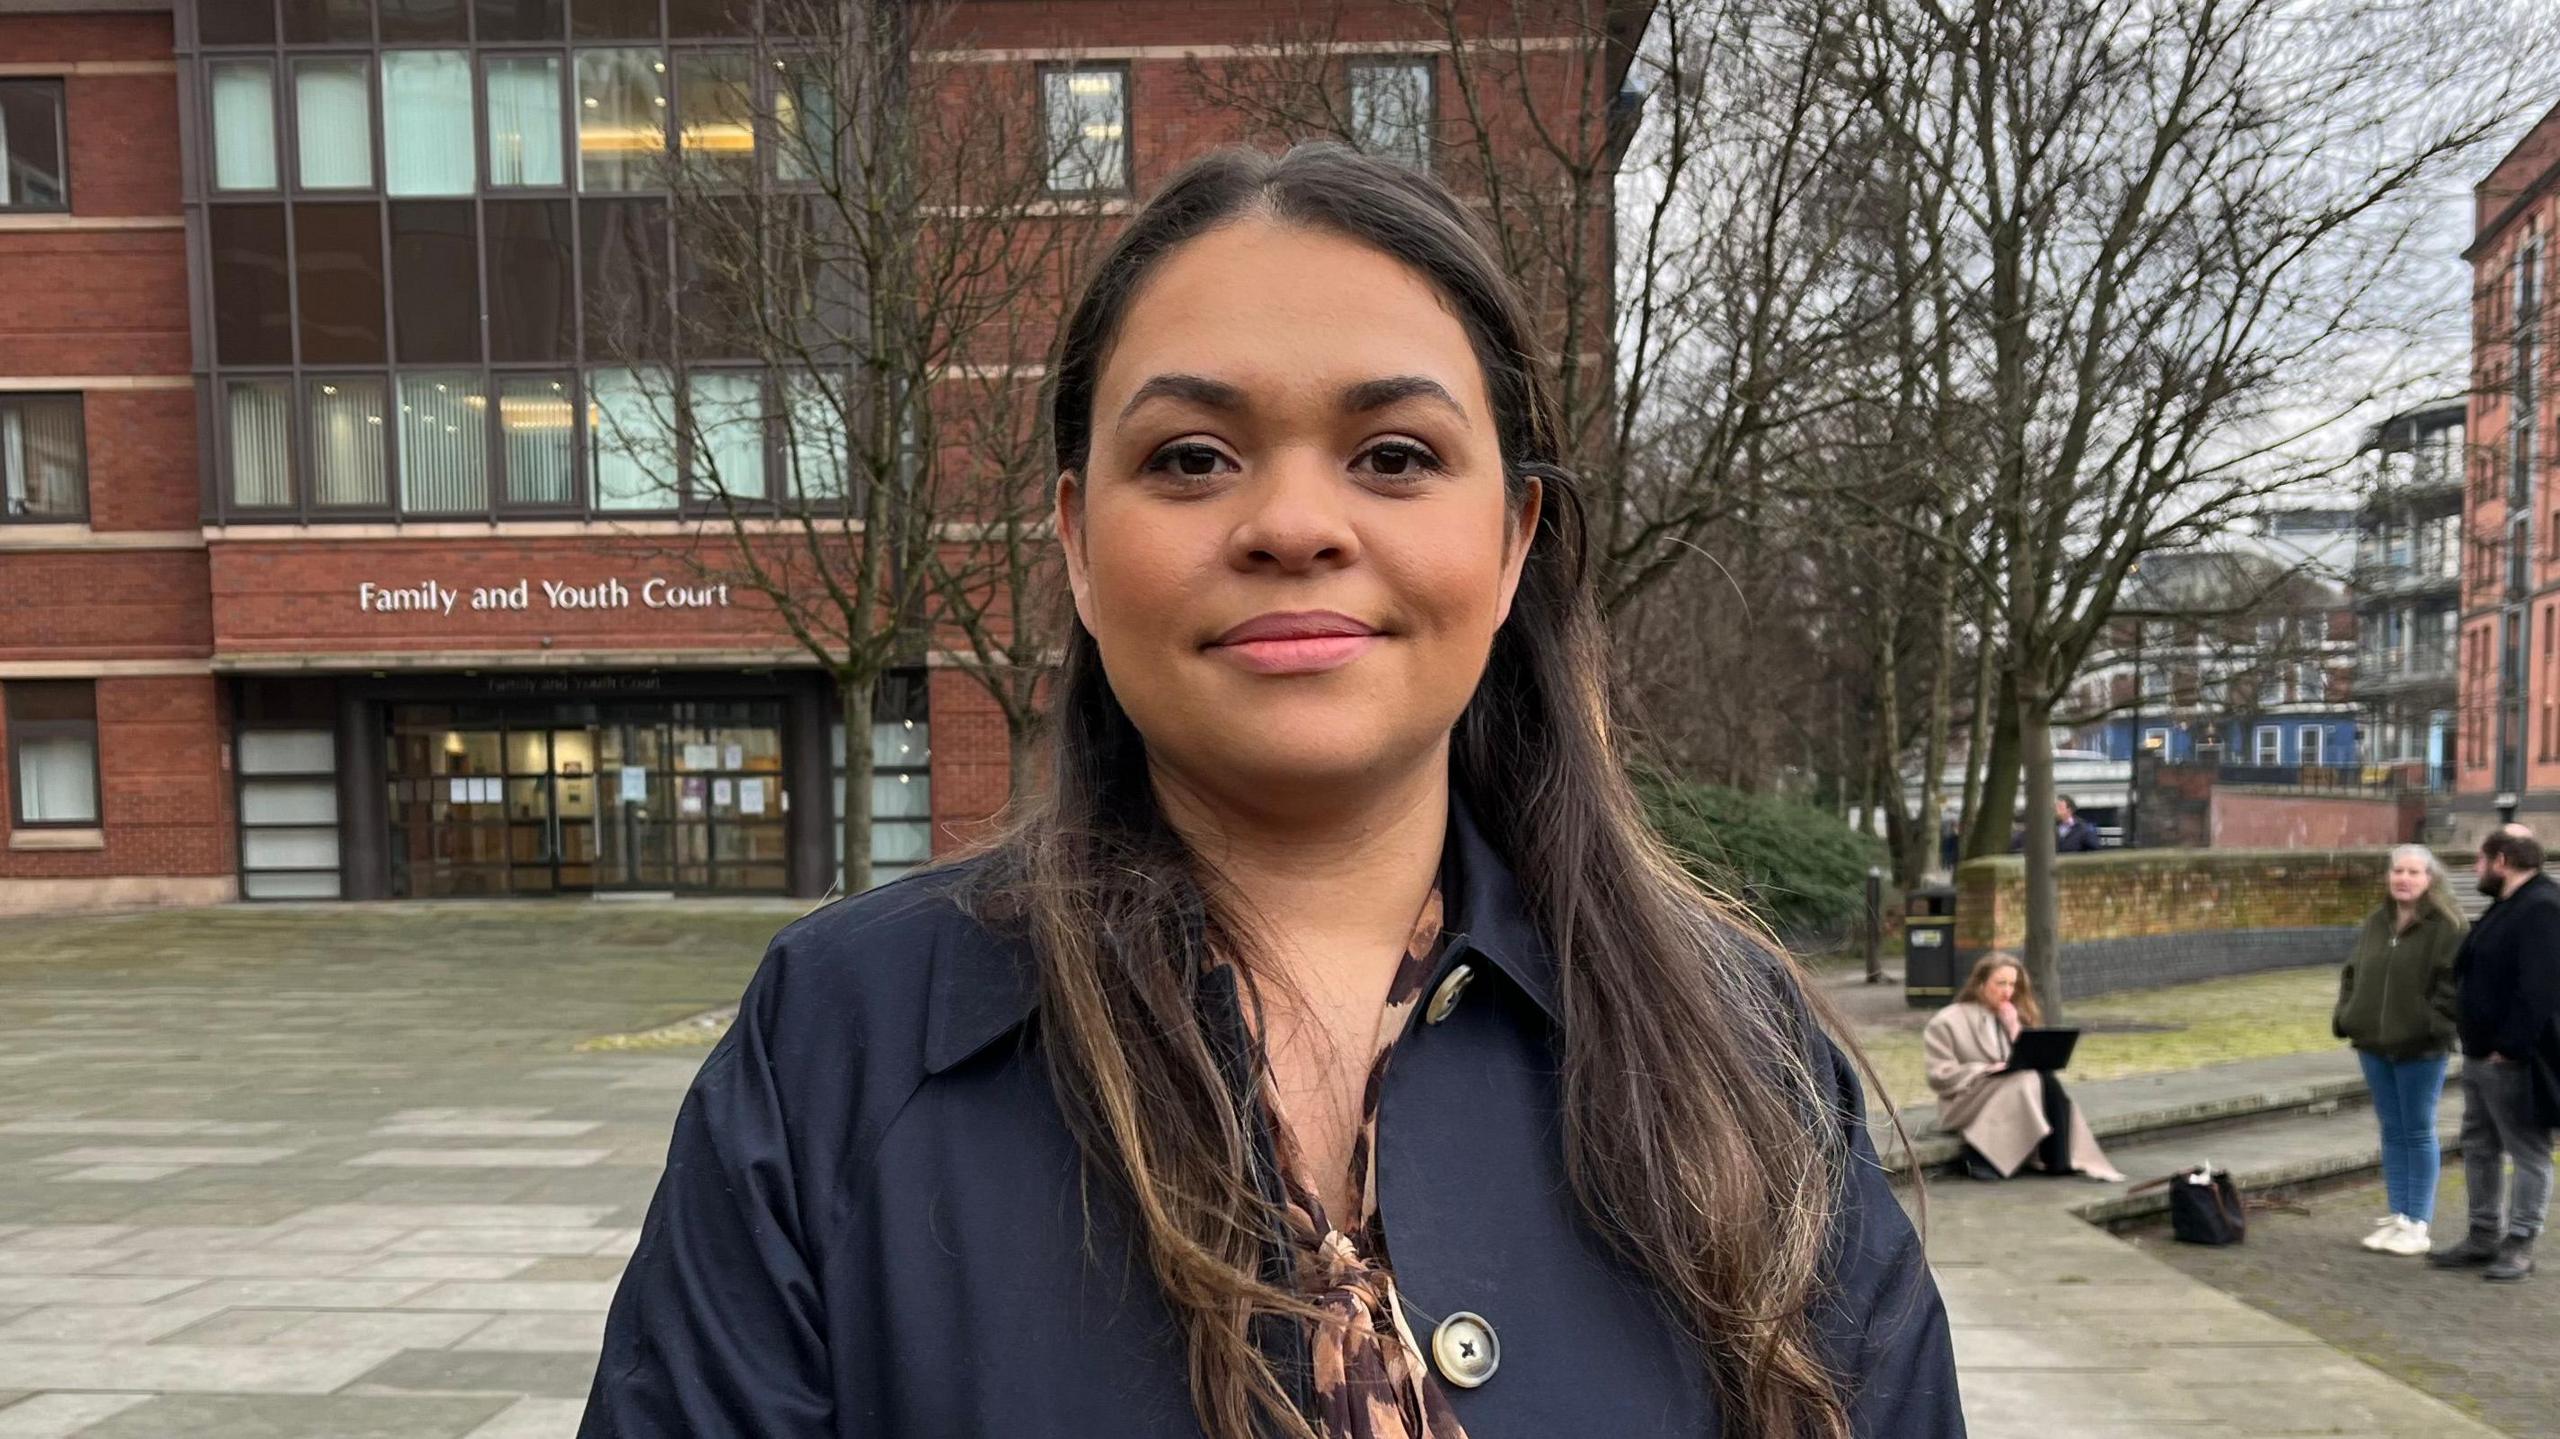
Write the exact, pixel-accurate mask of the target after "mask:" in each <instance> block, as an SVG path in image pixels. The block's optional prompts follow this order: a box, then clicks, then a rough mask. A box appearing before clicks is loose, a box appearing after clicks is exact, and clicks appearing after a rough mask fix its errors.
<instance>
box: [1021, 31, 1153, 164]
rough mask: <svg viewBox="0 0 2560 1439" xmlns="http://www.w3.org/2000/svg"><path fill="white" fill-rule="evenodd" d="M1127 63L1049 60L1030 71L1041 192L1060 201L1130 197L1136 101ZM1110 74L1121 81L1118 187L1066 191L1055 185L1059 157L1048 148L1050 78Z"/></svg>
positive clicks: (1135, 160) (1135, 159) (1134, 160)
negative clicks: (1038, 150) (1053, 76)
mask: <svg viewBox="0 0 2560 1439" xmlns="http://www.w3.org/2000/svg"><path fill="white" fill-rule="evenodd" d="M1130 68H1131V67H1130V65H1129V62H1127V61H1126V60H1101V61H1094V60H1050V61H1044V62H1042V63H1041V64H1039V65H1036V66H1033V67H1032V106H1033V109H1034V111H1035V113H1036V115H1037V119H1038V126H1037V128H1038V132H1039V136H1040V191H1041V193H1042V194H1044V195H1053V196H1058V197H1061V198H1075V199H1092V198H1104V199H1108V198H1116V197H1123V196H1128V195H1133V194H1135V193H1136V191H1137V183H1138V143H1137V142H1138V126H1137V123H1136V119H1135V117H1136V115H1137V113H1138V99H1137V94H1136V91H1135V89H1134V83H1135V82H1134V80H1133V78H1132V76H1131V74H1130ZM1088 73H1089V74H1111V75H1117V76H1119V77H1120V183H1119V184H1117V185H1111V186H1088V187H1084V188H1081V189H1069V188H1065V187H1062V186H1060V185H1058V184H1057V183H1056V179H1057V169H1058V157H1057V155H1056V154H1055V153H1054V152H1052V150H1051V149H1050V144H1049V136H1050V125H1049V77H1050V76H1051V75H1076V74H1088Z"/></svg>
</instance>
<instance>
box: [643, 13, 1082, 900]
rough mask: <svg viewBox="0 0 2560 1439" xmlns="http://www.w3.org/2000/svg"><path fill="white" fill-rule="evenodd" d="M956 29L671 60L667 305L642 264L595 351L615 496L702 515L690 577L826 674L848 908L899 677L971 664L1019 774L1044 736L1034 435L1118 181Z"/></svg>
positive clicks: (649, 236)
mask: <svg viewBox="0 0 2560 1439" xmlns="http://www.w3.org/2000/svg"><path fill="white" fill-rule="evenodd" d="M956 14H957V12H956V11H955V10H953V9H950V8H938V7H935V6H931V5H909V4H888V3H883V4H857V5H845V4H840V3H837V0H764V4H763V7H762V23H761V29H760V31H759V35H758V38H757V39H756V40H755V41H754V43H753V44H752V45H751V46H742V47H741V48H739V49H737V50H734V51H718V52H710V53H695V52H687V53H686V54H684V55H680V56H679V57H678V58H677V60H676V73H675V75H674V76H673V79H674V82H675V83H674V87H673V89H674V95H673V98H674V101H675V107H674V108H675V112H676V116H677V120H676V125H675V134H674V137H673V146H672V150H671V153H669V154H668V155H667V156H666V157H665V158H664V160H663V162H662V163H660V164H658V165H657V166H656V172H657V176H658V183H659V184H661V185H662V186H663V188H664V189H665V191H666V193H667V202H666V205H665V212H666V214H665V218H664V221H663V223H665V224H666V225H667V226H668V227H669V228H670V229H671V230H672V237H673V247H672V252H673V254H674V255H675V257H676V261H675V263H676V269H675V270H674V272H673V274H672V276H671V277H670V279H669V280H667V281H660V282H656V283H657V288H652V285H651V283H649V282H651V281H654V280H655V277H653V276H651V275H650V273H649V271H648V269H647V267H646V266H645V265H635V266H634V273H635V275H636V276H638V277H639V279H640V281H641V282H640V283H635V284H634V285H632V286H631V287H630V294H629V296H628V301H629V303H628V304H627V306H626V307H625V310H626V313H624V314H622V315H621V316H619V317H616V322H615V323H613V324H611V325H610V326H609V327H608V334H609V337H610V341H611V343H612V344H613V345H614V347H615V348H616V349H618V350H619V351H620V352H621V353H622V354H623V355H624V356H626V357H627V365H628V367H627V369H626V370H624V371H622V372H621V373H620V375H618V376H615V377H612V378H610V379H608V380H607V381H605V382H603V383H601V384H600V385H599V389H600V390H601V391H602V392H603V393H601V394H600V395H599V396H598V397H597V400H598V403H597V405H596V409H597V411H598V413H599V415H600V428H602V429H603V430H605V431H606V433H605V434H604V435H602V436H600V437H599V456H600V458H599V488H600V490H604V489H610V488H612V487H613V486H615V485H616V484H618V485H620V486H621V487H623V488H624V489H627V490H629V491H631V494H630V495H629V497H628V498H629V500H630V502H632V503H634V504H648V505H653V506H655V507H660V508H663V507H665V506H666V505H668V504H670V503H673V504H675V505H678V506H681V507H682V508H684V509H685V510H686V511H688V512H690V513H693V514H696V515H699V516H701V517H702V518H703V521H704V523H703V525H702V527H701V528H700V529H699V530H698V531H697V532H696V533H695V535H694V536H692V537H691V539H690V540H689V541H688V542H686V543H684V544H682V545H681V546H678V547H676V548H675V549H674V551H673V553H675V555H676V557H677V558H679V559H681V560H682V562H683V563H685V564H686V565H687V566H689V567H690V568H691V569H692V570H693V571H694V572H695V574H696V575H698V576H699V577H701V578H702V579H703V580H704V581H705V582H706V583H721V584H726V585H728V586H730V587H731V588H732V590H734V591H735V592H736V593H737V594H738V595H740V596H741V597H745V598H749V599H751V600H752V601H753V602H756V603H760V604H762V605H764V606H766V607H768V608H770V609H771V611H772V612H773V613H774V615H775V616H776V618H777V619H778V621H779V623H780V624H781V625H782V627H783V628H784V629H785V630H787V631H788V632H789V634H790V635H791V636H792V638H793V639H794V640H795V641H796V642H797V643H798V644H799V646H800V647H801V648H802V649H804V650H805V651H806V652H807V653H808V655H809V656H810V658H811V660H812V661H813V662H814V663H816V664H818V665H819V666H821V667H823V668H824V669H825V670H826V671H827V673H828V674H829V675H830V676H831V677H832V678H833V681H834V684H835V687H836V692H837V697H838V709H839V713H840V716H841V719H842V722H843V726H844V735H845V777H844V797H843V805H842V815H841V818H842V821H843V826H844V840H843V847H844V855H845V861H844V875H843V881H844V885H845V888H846V889H847V891H848V892H851V891H856V890H860V889H863V888H866V887H867V886H868V885H869V883H870V876H871V853H870V836H871V828H872V824H871V821H872V814H871V772H872V755H871V731H872V717H873V716H872V709H873V697H874V693H875V691H876V689H877V687H878V685H879V682H880V680H881V677H882V676H883V675H884V674H885V673H886V672H887V671H889V670H890V669H892V668H895V667H900V666H906V665H913V664H916V663H918V662H920V661H923V660H925V659H927V658H928V656H929V655H930V654H931V653H932V652H934V651H937V650H942V651H946V652H956V653H957V654H958V655H959V656H960V659H959V663H960V667H961V668H963V669H964V670H966V671H967V672H968V673H969V674H970V675H971V676H972V677H973V678H975V679H977V680H978V681H979V682H980V683H983V684H985V685H986V686H987V687H988V689H989V691H990V692H991V693H993V694H994V695H996V696H997V699H998V703H999V706H1000V708H1002V709H1003V711H1004V713H1005V716H1006V720H1007V723H1008V725H1009V726H1011V727H1013V728H1014V729H1015V732H1016V737H1015V742H1014V745H1013V748H1014V750H1015V752H1016V755H1017V757H1018V756H1020V755H1021V754H1022V753H1024V752H1025V751H1026V750H1027V740H1026V739H1025V738H1024V737H1025V736H1027V734H1028V733H1029V732H1030V730H1031V729H1032V728H1034V727H1035V726H1036V724H1037V718H1038V715H1037V708H1036V703H1035V700H1036V676H1037V672H1038V669H1039V667H1040V666H1041V665H1042V664H1043V663H1045V661H1046V656H1047V655H1048V653H1049V651H1050V650H1051V649H1053V648H1054V644H1055V641H1054V638H1053V637H1052V636H1051V634H1050V632H1049V631H1048V630H1047V629H1046V628H1045V627H1044V623H1043V621H1044V619H1045V617H1046V616H1047V615H1048V614H1050V613H1051V607H1050V605H1049V604H1048V601H1047V595H1046V588H1047V586H1048V585H1049V583H1050V582H1051V579H1052V576H1051V573H1050V571H1049V569H1048V568H1047V554H1048V552H1049V551H1050V550H1052V549H1053V548H1054V541H1053V540H1052V539H1051V538H1050V537H1049V535H1048V533H1047V530H1046V526H1045V523H1044V522H1043V519H1042V514H1041V511H1042V509H1043V507H1044V506H1045V498H1046V477H1045V476H1044V475H1042V474H1040V473H1039V470H1040V468H1041V461H1040V460H1039V459H1038V453H1039V448H1040V445H1039V441H1040V436H1039V434H1038V433H1037V431H1036V421H1032V420H1031V419H1030V418H1029V417H1031V416H1033V415H1036V412H1037V409H1038V406H1037V404H1036V399H1035V395H1034V391H1036V386H1037V382H1038V380H1039V378H1040V376H1041V375H1042V373H1043V369H1044V362H1045V359H1046V357H1047V355H1048V352H1049V347H1050V345H1051V344H1052V343H1053V338H1054V337H1053V330H1054V327H1055V317H1056V308H1057V297H1058V296H1059V295H1060V294H1062V293H1064V290H1065V285H1066V281H1065V276H1066V275H1067V274H1068V272H1069V271H1071V270H1072V269H1073V267H1074V266H1075V265H1076V264H1077V263H1078V262H1077V256H1079V255H1080V254H1081V253H1082V252H1083V250H1084V248H1085V247H1086V246H1087V245H1089V244H1090V243H1091V242H1092V240H1093V237H1094V236H1095V235H1096V234H1097V233H1098V232H1099V229H1100V227H1101V225H1102V224H1103V223H1104V221H1103V214H1104V212H1105V210H1106V209H1107V206H1106V204H1105V202H1104V201H1103V199H1102V198H1100V197H1101V196H1102V194H1103V193H1104V192H1106V191H1110V190H1115V189H1117V188H1118V180H1117V174H1118V172H1117V171H1116V170H1114V169H1113V167H1114V166H1118V165H1123V164H1125V156H1126V150H1125V146H1124V143H1123V140H1122V137H1120V136H1119V135H1117V134H1116V133H1114V134H1109V135H1105V134H1102V133H1101V132H1102V131H1103V130H1105V129H1108V128H1110V127H1107V126H1104V125H1100V124H1094V125H1081V124H1074V123H1069V124H1067V125H1066V126H1064V127H1062V128H1061V129H1060V131H1059V132H1058V133H1049V132H1047V131H1046V130H1044V128H1043V125H1042V118H1041V117H1042V115H1043V107H1042V106H1041V104H1040V97H1039V95H1038V93H1037V90H1036V88H1035V87H1036V85H1037V84H1038V83H1039V81H1038V80H1037V79H1036V78H1035V77H1034V76H1032V75H1029V74H1027V73H1025V72H1023V71H1022V70H1021V68H1020V67H1014V66H991V65H984V64H976V63H972V62H971V60H970V59H969V58H968V57H967V56H965V55H962V54H959V53H958V52H957V50H956V48H937V46H946V47H948V46H953V45H954V43H955V42H954V41H953V39H952V38H950V37H952V36H954V35H955V34H956V30H955V26H956V24H957V21H956V18H955V17H956ZM1064 109H1065V113H1066V116H1067V118H1068V119H1069V120H1070V121H1071V122H1072V120H1073V118H1074V107H1073V106H1068V107H1064ZM1058 113H1059V112H1058V111H1056V110H1052V111H1051V112H1050V114H1051V116H1052V119H1055V118H1057V116H1058ZM1088 196H1089V197H1088ZM656 218H657V217H655V216H651V215H648V214H646V213H645V212H644V213H642V214H641V215H640V216H639V219H638V220H636V221H635V224H637V223H644V222H649V221H654V220H656ZM666 243H667V240H666V238H665V236H664V234H663V233H659V232H650V233H646V234H643V235H642V236H641V237H640V238H639V241H638V243H636V244H635V246H634V250H635V253H639V254H643V255H646V254H649V253H652V251H651V250H650V248H649V247H651V246H659V247H663V246H665V245H666ZM654 253H658V254H663V253H666V251H665V250H664V249H663V248H661V249H658V250H656V251H654ZM660 268H661V269H663V267H660ZM668 290H671V291H672V303H671V304H670V303H669V302H668V297H667V295H666V293H665V292H666V291H668ZM668 314H672V316H673V323H672V325H671V326H670V325H668V324H667V323H665V321H664V319H663V317H664V316H665V315H668ZM652 492H654V493H652ZM1021 768H1022V762H1021V761H1020V759H1019V758H1017V762H1016V769H1017V776H1016V778H1017V780H1019V779H1020V778H1021V775H1020V773H1019V771H1020V770H1021Z"/></svg>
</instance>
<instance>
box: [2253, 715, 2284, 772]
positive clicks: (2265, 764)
mask: <svg viewBox="0 0 2560 1439" xmlns="http://www.w3.org/2000/svg"><path fill="white" fill-rule="evenodd" d="M2268 740H2274V741H2275V744H2274V746H2273V749H2274V751H2275V752H2274V753H2273V754H2272V755H2271V754H2269V753H2268V749H2269V746H2268V744H2267V741H2268ZM2249 758H2250V762H2251V763H2252V764H2253V765H2254V766H2256V767H2258V768H2262V769H2280V768H2282V767H2283V766H2284V726H2282V725H2271V724H2262V725H2259V726H2257V727H2256V728H2255V729H2253V730H2252V731H2251V732H2250V735H2249Z"/></svg>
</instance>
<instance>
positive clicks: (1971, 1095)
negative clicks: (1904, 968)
mask: <svg viewBox="0 0 2560 1439" xmlns="http://www.w3.org/2000/svg"><path fill="white" fill-rule="evenodd" d="M2043 1018H2044V1013H2043V1010H2042V1008H2041V1006H2039V1005H2038V1004H2037V1003H2036V993H2035V987H2034V986H2033V985H2031V984H2030V983H2028V981H2027V971H2026V967H2025V966H2024V965H2021V964H2020V963H2018V961H2017V958H2016V957H2015V956H2013V955H2007V954H1986V955H1984V956H1983V957H1982V958H1981V959H1979V960H1977V961H1975V962H1974V966H1973V973H1972V975H1971V976H1970V977H1969V978H1967V979H1966V980H1965V982H1964V988H1963V989H1962V990H1959V991H1958V992H1957V994H1956V1002H1955V1003H1953V1004H1950V1005H1948V1006H1947V1007H1946V1008H1944V1009H1942V1010H1939V1011H1938V1012H1937V1013H1936V1014H1933V1015H1931V1016H1930V1017H1929V1028H1928V1030H1927V1031H1926V1032H1925V1033H1924V1034H1923V1035H1922V1036H1921V1053H1922V1055H1923V1056H1924V1057H1925V1058H1926V1060H1927V1062H1928V1075H1929V1088H1930V1090H1931V1092H1933V1093H1935V1094H1936V1095H1937V1096H1938V1127H1939V1128H1941V1129H1944V1130H1948V1131H1950V1132H1955V1133H1961V1134H1962V1135H1963V1136H1964V1145H1965V1148H1964V1171H1965V1173H1967V1174H1969V1175H1971V1176H1972V1177H1974V1178H1976V1179H2006V1178H2008V1177H2009V1176H2010V1175H2012V1174H2015V1173H2016V1172H2017V1171H2018V1168H2019V1166H2021V1165H2023V1164H2025V1163H2026V1162H2027V1160H2028V1159H2029V1158H2033V1159H2034V1160H2035V1161H2036V1162H2037V1164H2038V1166H2039V1167H2041V1168H2042V1169H2043V1170H2044V1172H2045V1173H2047V1174H2085V1175H2087V1176H2089V1177H2090V1178H2092V1179H2103V1180H2105V1181H2107V1182H2108V1183H2111V1184H2112V1183H2114V1182H2116V1181H2118V1180H2121V1179H2123V1178H2124V1176H2123V1175H2122V1174H2119V1173H2117V1172H2116V1167H2115V1166H2114V1165H2112V1164H2109V1163H2108V1162H2107V1156H2106V1154H2105V1152H2104V1151H2102V1150H2100V1149H2099V1148H2098V1138H2097V1136H2096V1135H2094V1134H2092V1133H2090V1132H2089V1121H2088V1120H2086V1119H2084V1118H2082V1117H2081V1115H2080V1109H2079V1106H2077V1105H2075V1104H2073V1103H2072V1102H2071V1099H2070V1096H2069V1095H2067V1094H2065V1093H2063V1090H2062V1078H2061V1076H2059V1075H2057V1074H2055V1073H2053V1072H2052V1071H2050V1070H2036V1069H2021V1070H2011V1069H2010V1068H2009V1067H2008V1065H2009V1046H2010V1043H2011V1042H2012V1041H2014V1040H2015V1039H2016V1038H2017V1037H2018V1031H2019V1030H2021V1029H2024V1028H2026V1027H2027V1026H2029V1025H2032V1024H2036V1023H2038V1022H2040V1021H2041V1020H2042V1019H2043Z"/></svg>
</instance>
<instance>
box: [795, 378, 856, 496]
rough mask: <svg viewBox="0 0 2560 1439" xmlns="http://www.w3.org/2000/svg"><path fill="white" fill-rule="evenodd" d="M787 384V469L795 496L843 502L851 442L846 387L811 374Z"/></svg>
mask: <svg viewBox="0 0 2560 1439" xmlns="http://www.w3.org/2000/svg"><path fill="white" fill-rule="evenodd" d="M782 388H783V396H784V398H783V407H782V409H783V412H782V419H781V425H782V455H783V469H784V472H785V473H786V474H787V476H788V477H789V480H790V493H791V497H792V498H793V499H795V500H800V501H804V502H807V503H809V504H811V505H813V506H816V507H825V506H829V505H838V504H842V503H843V502H844V497H845V474H846V470H847V468H848V466H847V460H848V458H849V451H850V448H851V442H850V440H849V439H848V438H847V434H846V423H845V416H846V410H845V406H844V405H843V403H842V401H843V399H844V391H843V390H842V389H840V388H838V387H837V386H835V385H834V384H832V383H831V382H829V381H828V380H824V379H819V378H813V377H811V376H808V375H792V376H789V377H787V378H786V379H784V381H783V382H782Z"/></svg>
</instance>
